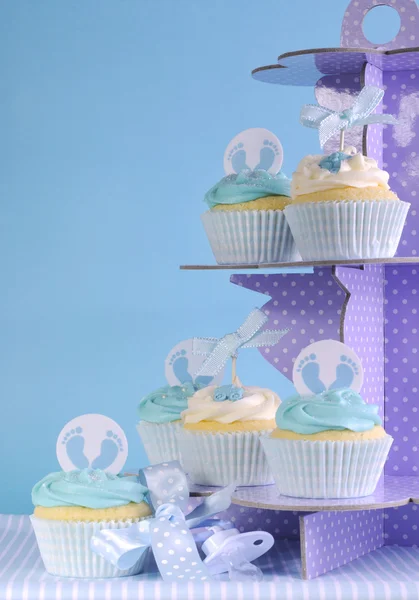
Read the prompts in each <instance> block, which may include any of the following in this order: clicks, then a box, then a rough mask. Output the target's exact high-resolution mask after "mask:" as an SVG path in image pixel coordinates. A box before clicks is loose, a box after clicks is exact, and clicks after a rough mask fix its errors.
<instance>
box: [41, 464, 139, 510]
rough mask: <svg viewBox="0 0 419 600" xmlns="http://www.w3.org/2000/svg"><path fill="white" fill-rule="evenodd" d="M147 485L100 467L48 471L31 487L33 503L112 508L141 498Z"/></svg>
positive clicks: (52, 505)
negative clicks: (48, 472)
mask: <svg viewBox="0 0 419 600" xmlns="http://www.w3.org/2000/svg"><path fill="white" fill-rule="evenodd" d="M147 492H148V490H147V488H146V487H144V486H143V485H141V483H138V482H137V478H136V477H119V476H118V475H111V474H110V473H106V472H105V471H102V470H101V469H81V470H80V471H78V470H77V471H69V472H65V471H59V472H57V473H50V474H49V475H47V476H46V477H44V478H43V479H41V481H39V482H38V483H37V484H35V485H34V487H33V489H32V502H33V504H34V505H35V506H45V507H47V508H52V507H55V506H84V507H85V508H113V507H114V506H124V505H125V504H129V503H130V502H136V503H137V504H139V503H141V502H143V501H144V500H145V494H146V493H147Z"/></svg>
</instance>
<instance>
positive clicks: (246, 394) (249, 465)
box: [178, 379, 280, 486]
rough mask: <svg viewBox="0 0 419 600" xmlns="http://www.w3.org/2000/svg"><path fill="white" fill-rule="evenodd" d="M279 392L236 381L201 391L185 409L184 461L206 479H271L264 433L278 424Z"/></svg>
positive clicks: (241, 482) (180, 435)
mask: <svg viewBox="0 0 419 600" xmlns="http://www.w3.org/2000/svg"><path fill="white" fill-rule="evenodd" d="M279 403H280V400H279V397H278V396H277V395H276V394H275V393H274V392H272V391H271V390H268V389H265V388H259V387H247V386H242V385H241V384H240V382H239V381H238V380H237V379H236V385H225V386H221V387H218V388H217V387H216V386H209V387H206V388H203V389H202V390H199V391H198V392H196V393H195V394H194V395H193V396H192V397H191V398H189V401H188V408H187V410H185V411H184V412H183V413H182V422H183V427H182V428H181V429H180V430H179V433H178V441H179V449H180V452H181V458H182V464H183V466H184V468H185V470H186V471H187V473H188V475H189V477H190V478H191V480H192V481H193V482H194V483H197V484H201V485H220V486H221V485H228V484H230V483H232V482H236V483H237V485H265V484H268V483H272V482H273V479H272V475H271V473H270V470H269V468H268V464H267V462H266V459H265V456H264V453H263V450H262V447H261V445H260V438H261V437H262V436H264V435H269V433H270V432H272V430H273V428H274V427H275V413H276V410H277V408H278V406H279Z"/></svg>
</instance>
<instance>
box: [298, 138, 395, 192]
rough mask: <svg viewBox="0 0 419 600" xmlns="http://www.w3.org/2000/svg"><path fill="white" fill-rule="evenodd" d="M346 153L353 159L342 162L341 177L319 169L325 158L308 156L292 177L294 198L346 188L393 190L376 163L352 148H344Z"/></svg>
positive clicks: (338, 174) (386, 176) (316, 155)
mask: <svg viewBox="0 0 419 600" xmlns="http://www.w3.org/2000/svg"><path fill="white" fill-rule="evenodd" d="M344 152H345V154H350V155H351V158H348V159H346V160H343V161H342V163H341V166H340V169H339V172H338V173H331V172H330V171H328V170H327V169H322V168H321V167H320V166H319V162H320V161H321V160H322V158H324V156H323V155H320V154H315V155H309V156H305V157H304V158H303V160H302V161H301V162H300V163H299V165H298V167H297V170H296V171H295V173H293V175H292V182H291V196H292V198H295V197H296V196H302V195H303V194H312V193H313V192H323V191H325V190H331V189H336V188H344V187H355V188H366V187H382V188H384V189H386V190H388V189H390V188H389V185H388V179H389V174H388V173H387V171H383V170H382V169H379V167H378V165H377V161H376V160H374V159H373V158H368V157H367V156H363V155H362V154H360V153H359V152H358V153H357V152H356V149H355V148H353V147H349V148H345V150H344Z"/></svg>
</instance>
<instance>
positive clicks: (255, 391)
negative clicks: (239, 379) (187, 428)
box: [181, 385, 280, 424]
mask: <svg viewBox="0 0 419 600" xmlns="http://www.w3.org/2000/svg"><path fill="white" fill-rule="evenodd" d="M241 387H242V388H243V390H244V394H243V398H242V399H241V400H235V401H232V400H223V401H222V402H215V400H214V391H215V390H216V389H217V387H216V386H215V385H210V386H208V387H206V388H203V389H202V390H199V391H198V392H196V393H195V394H194V395H193V396H191V397H190V398H189V399H188V408H187V409H186V410H184V411H183V412H182V415H181V416H182V419H183V422H184V423H185V424H188V423H200V422H201V421H216V422H217V423H234V422H236V421H271V420H272V419H275V414H276V411H277V409H278V406H279V404H280V399H279V397H278V396H277V395H276V394H275V392H272V391H271V390H268V389H266V388H260V387H247V386H241Z"/></svg>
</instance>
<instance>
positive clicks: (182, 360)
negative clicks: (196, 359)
mask: <svg viewBox="0 0 419 600" xmlns="http://www.w3.org/2000/svg"><path fill="white" fill-rule="evenodd" d="M185 355H186V350H180V351H179V352H176V353H175V354H173V356H172V357H171V359H170V362H169V364H170V365H172V367H173V373H174V374H175V375H176V377H177V379H178V380H179V381H180V383H187V382H188V381H193V380H192V375H191V374H190V373H189V371H188V365H189V362H188V359H187V357H186V356H185ZM212 379H213V378H212V377H211V376H204V375H200V376H199V377H197V378H196V379H195V381H194V383H196V384H198V385H201V386H205V385H209V384H210V382H211V381H212Z"/></svg>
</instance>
